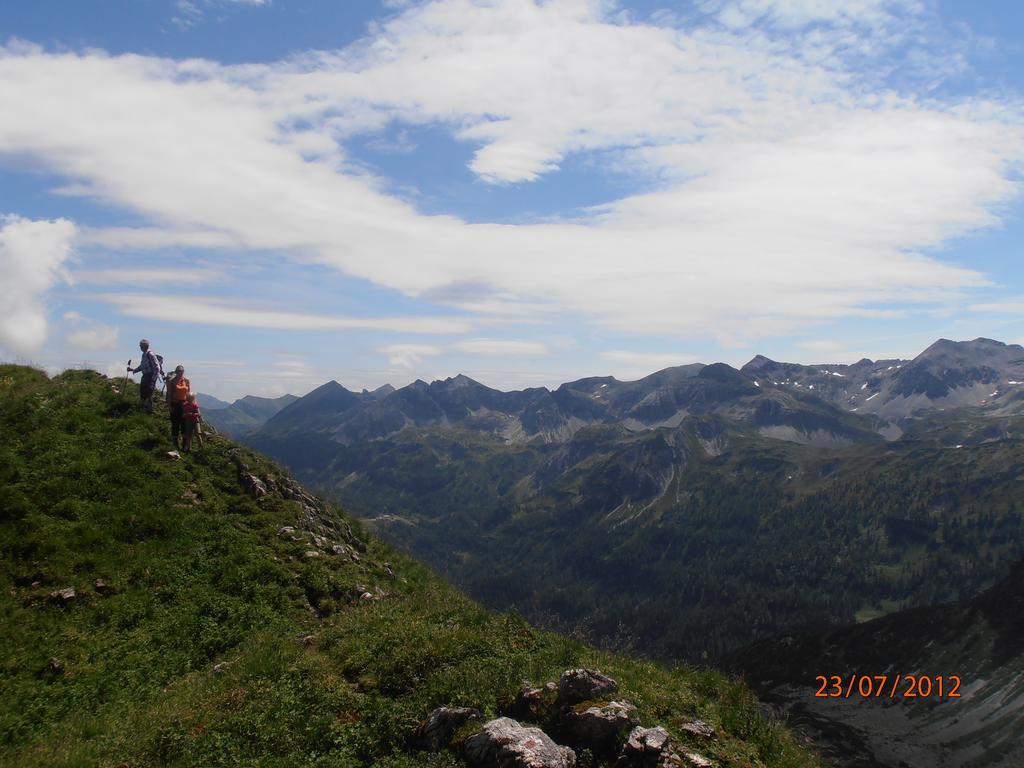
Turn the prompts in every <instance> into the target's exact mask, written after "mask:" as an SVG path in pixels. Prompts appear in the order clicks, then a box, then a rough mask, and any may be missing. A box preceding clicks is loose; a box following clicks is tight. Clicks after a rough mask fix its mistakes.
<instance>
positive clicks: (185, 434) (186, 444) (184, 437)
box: [181, 419, 198, 451]
mask: <svg viewBox="0 0 1024 768" xmlns="http://www.w3.org/2000/svg"><path fill="white" fill-rule="evenodd" d="M197 426H198V425H197V424H196V422H194V421H192V420H191V419H185V420H184V421H183V422H182V423H181V447H182V448H184V449H185V450H186V451H190V450H192V435H194V434H195V433H196V427H197Z"/></svg>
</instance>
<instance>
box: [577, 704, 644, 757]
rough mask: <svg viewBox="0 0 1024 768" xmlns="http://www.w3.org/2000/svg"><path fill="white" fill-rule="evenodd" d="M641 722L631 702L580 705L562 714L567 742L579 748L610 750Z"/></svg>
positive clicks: (599, 750)
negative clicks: (625, 732)
mask: <svg viewBox="0 0 1024 768" xmlns="http://www.w3.org/2000/svg"><path fill="white" fill-rule="evenodd" d="M639 722H640V721H639V719H638V718H637V716H636V707H634V706H633V705H632V704H630V703H629V702H628V701H610V702H608V703H607V704H594V705H592V706H587V705H585V704H581V705H579V706H577V707H575V708H573V709H570V710H568V711H566V712H565V713H564V714H563V716H562V719H561V731H562V733H563V735H564V737H565V741H567V742H568V743H569V744H572V745H573V746H574V747H577V748H578V749H584V748H587V749H590V750H592V751H594V752H610V751H613V750H614V749H615V748H616V747H617V746H618V739H619V735H620V734H621V733H623V732H624V731H628V730H629V729H630V728H632V727H633V726H635V725H638V724H639Z"/></svg>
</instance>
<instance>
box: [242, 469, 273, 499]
mask: <svg viewBox="0 0 1024 768" xmlns="http://www.w3.org/2000/svg"><path fill="white" fill-rule="evenodd" d="M242 483H243V484H244V485H245V489H246V490H247V491H248V492H249V493H250V494H251V495H252V496H253V498H257V499H262V498H263V497H264V496H266V495H267V486H265V485H264V484H263V481H262V480H260V479H259V478H258V477H256V475H252V474H243V475H242Z"/></svg>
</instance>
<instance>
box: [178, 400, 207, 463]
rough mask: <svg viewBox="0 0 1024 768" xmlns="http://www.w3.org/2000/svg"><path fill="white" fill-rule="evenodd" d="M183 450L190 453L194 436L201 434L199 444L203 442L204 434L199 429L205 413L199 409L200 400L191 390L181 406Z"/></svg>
mask: <svg viewBox="0 0 1024 768" xmlns="http://www.w3.org/2000/svg"><path fill="white" fill-rule="evenodd" d="M181 418H182V423H181V450H182V451H183V452H185V453H188V452H189V451H191V450H192V436H193V435H199V444H200V445H202V444H203V435H202V432H200V431H199V430H200V429H201V428H200V426H199V425H200V424H201V423H202V421H203V414H202V413H200V411H199V401H198V400H196V396H195V393H194V392H189V393H188V396H187V397H186V398H185V403H184V405H182V407H181Z"/></svg>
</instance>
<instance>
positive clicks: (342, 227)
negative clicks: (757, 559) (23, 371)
mask: <svg viewBox="0 0 1024 768" xmlns="http://www.w3.org/2000/svg"><path fill="white" fill-rule="evenodd" d="M58 10H59V12H58ZM1022 30H1024V11H1022V10H1021V9H1020V8H1019V4H1017V3H1011V2H985V3H967V2H950V1H948V0H943V1H942V2H933V1H931V0H848V1H847V2H844V3H832V2H824V0H699V1H698V2H690V3H660V2H655V1H654V0H642V1H641V0H635V1H634V2H625V1H624V2H612V1H611V0H547V2H539V1H537V0H486V1H484V0H434V1H433V2H407V1H405V0H385V1H383V2H369V1H365V2H364V1H360V2H343V3H342V2H334V1H328V0H294V1H292V2H290V1H289V0H264V2H257V1H256V0H188V1H186V0H166V1H165V0H145V1H144V2H143V1H140V0H121V1H120V2H115V1H114V0H105V1H104V2H88V1H87V0H80V1H79V2H74V3H61V4H59V5H58V4H55V3H29V2H24V3H6V4H3V5H2V6H0V274H2V275H3V289H2V290H3V293H4V296H5V303H6V304H7V305H8V309H7V311H6V312H5V313H4V314H3V316H0V359H6V360H24V361H32V362H34V363H36V364H39V365H42V366H45V367H47V368H50V369H59V368H61V367H71V366H78V365H90V366H92V367H96V368H98V369H99V370H102V371H105V372H110V373H114V372H116V371H117V370H118V369H123V367H124V363H125V361H126V360H127V359H128V358H129V357H132V358H137V356H138V350H137V347H136V342H137V340H138V339H139V338H140V337H143V336H145V337H148V338H150V339H151V340H152V341H153V346H154V348H155V349H156V350H157V351H158V352H160V353H161V354H163V355H164V356H165V358H167V360H168V362H170V363H178V362H180V363H182V364H184V365H185V366H186V368H187V369H188V371H189V373H190V374H191V376H192V378H193V381H194V383H195V385H196V386H197V387H198V388H199V389H201V390H204V391H208V392H211V393H213V394H216V395H218V396H221V397H225V398H234V397H238V396H240V395H242V394H246V393H252V394H264V395H273V394H280V393H283V392H294V393H297V394H301V393H303V392H305V391H308V390H309V389H311V388H312V387H314V386H316V385H318V384H320V383H322V382H323V381H326V380H328V379H331V378H334V379H337V380H338V381H340V382H342V383H343V384H345V385H346V386H349V387H350V388H353V389H359V388H362V387H369V388H373V387H376V386H379V385H380V384H383V383H385V382H390V383H392V384H394V385H396V386H401V385H403V384H406V383H408V382H409V381H411V380H413V379H415V378H424V379H427V380H431V379H433V378H440V377H445V376H451V375H455V374H456V373H459V372H465V373H467V374H469V375H471V376H473V377H474V378H477V379H479V380H481V381H483V382H485V383H487V384H490V385H492V386H497V387H500V388H520V387H523V386H538V385H548V386H552V385H557V384H558V383H560V382H562V381H565V380H569V379H572V378H576V377H579V376H585V375H599V374H608V373H611V374H614V375H617V376H619V377H620V378H635V377H638V376H641V375H644V374H646V373H649V372H651V371H654V370H657V369H659V368H663V367H666V366H668V365H674V364H682V363H687V362H692V361H695V360H701V361H705V362H713V361H716V360H724V361H726V362H730V363H732V364H740V363H742V362H743V361H745V360H747V359H749V358H750V357H752V356H753V355H754V354H756V353H763V354H767V355H769V356H772V357H775V358H777V359H786V360H794V361H801V362H853V361H855V360H857V359H859V358H861V357H865V356H867V357H872V358H881V357H890V356H912V355H914V354H916V353H917V352H919V351H920V350H921V349H923V348H924V347H925V346H927V345H928V344H929V343H930V342H931V341H933V340H934V339H936V338H938V337H940V336H946V337H950V338H974V337H976V336H981V335H983V336H989V337H993V338H997V339H1001V340H1004V341H1008V342H1021V341H1024V319H1022V318H1024V315H1022V310H1024V266H1022V263H1021V259H1020V256H1019V245H1020V243H1021V242H1022V238H1024V218H1022V211H1024V207H1022V203H1021V197H1020V180H1021V174H1020V168H1021V165H1020V164H1021V160H1022V158H1024V120H1022V118H1024V100H1022V98H1021V91H1022V83H1024V35H1022Z"/></svg>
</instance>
